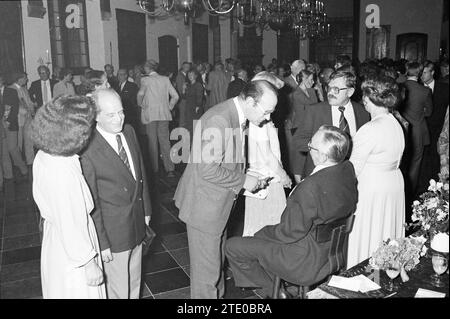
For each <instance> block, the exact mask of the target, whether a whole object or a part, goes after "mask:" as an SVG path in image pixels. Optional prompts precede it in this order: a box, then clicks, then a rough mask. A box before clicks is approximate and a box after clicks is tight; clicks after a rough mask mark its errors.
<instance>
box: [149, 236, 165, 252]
mask: <svg viewBox="0 0 450 319" xmlns="http://www.w3.org/2000/svg"><path fill="white" fill-rule="evenodd" d="M162 251H166V249H165V248H164V247H163V245H162V243H161V239H160V237H159V236H158V234H156V238H155V239H153V241H152V244H151V246H150V248H149V249H148V254H151V253H159V252H162Z"/></svg>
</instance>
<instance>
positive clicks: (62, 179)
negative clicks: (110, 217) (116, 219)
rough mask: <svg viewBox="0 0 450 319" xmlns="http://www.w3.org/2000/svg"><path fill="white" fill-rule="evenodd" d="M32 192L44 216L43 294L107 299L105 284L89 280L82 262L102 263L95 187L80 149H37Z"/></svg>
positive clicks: (100, 265) (52, 296)
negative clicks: (73, 151) (54, 151)
mask: <svg viewBox="0 0 450 319" xmlns="http://www.w3.org/2000/svg"><path fill="white" fill-rule="evenodd" d="M33 197H34V200H35V202H36V204H37V205H38V207H39V210H40V213H41V216H42V217H43V218H44V219H45V221H44V236H43V240H42V249H41V281H42V295H43V298H44V299H47V298H51V299H53V298H58V299H104V298H106V292H105V285H104V284H102V285H100V286H95V287H92V286H88V285H87V284H86V276H85V270H84V267H82V266H84V265H85V264H86V263H87V262H88V261H89V260H91V259H92V258H95V261H96V262H97V264H98V265H99V267H100V268H102V264H101V260H100V257H99V256H100V254H99V252H100V250H99V245H98V239H97V233H96V231H95V226H94V222H93V220H92V218H91V216H90V215H89V213H90V212H91V211H92V209H93V208H94V204H93V200H92V197H91V193H90V191H89V188H88V186H87V184H86V181H85V179H84V177H83V175H82V173H81V166H80V162H79V158H78V155H73V156H69V157H63V156H53V155H50V154H47V153H45V152H43V151H39V152H38V153H37V155H36V158H35V160H34V163H33Z"/></svg>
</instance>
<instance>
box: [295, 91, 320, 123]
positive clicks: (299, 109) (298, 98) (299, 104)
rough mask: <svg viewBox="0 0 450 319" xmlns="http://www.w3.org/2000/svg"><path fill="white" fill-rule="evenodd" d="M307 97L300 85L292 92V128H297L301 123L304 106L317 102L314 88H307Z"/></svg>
mask: <svg viewBox="0 0 450 319" xmlns="http://www.w3.org/2000/svg"><path fill="white" fill-rule="evenodd" d="M307 91H308V94H309V97H307V96H306V94H305V93H304V92H303V90H302V89H300V87H299V88H298V89H297V90H295V91H294V92H292V103H293V105H292V113H291V114H290V116H291V120H292V128H299V127H300V126H301V125H302V122H303V118H304V117H305V112H306V106H307V105H311V104H317V102H318V101H319V100H318V99H317V94H316V90H314V89H313V88H309V89H307Z"/></svg>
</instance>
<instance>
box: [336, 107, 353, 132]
mask: <svg viewBox="0 0 450 319" xmlns="http://www.w3.org/2000/svg"><path fill="white" fill-rule="evenodd" d="M338 110H339V112H341V116H340V117H339V128H340V129H341V130H343V131H344V132H346V133H347V134H348V135H350V128H349V127H348V122H347V119H346V118H345V116H344V111H345V107H343V106H339V108H338Z"/></svg>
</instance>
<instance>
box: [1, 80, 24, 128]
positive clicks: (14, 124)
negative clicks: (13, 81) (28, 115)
mask: <svg viewBox="0 0 450 319" xmlns="http://www.w3.org/2000/svg"><path fill="white" fill-rule="evenodd" d="M19 106H20V100H19V94H18V93H17V91H16V90H15V89H13V88H10V87H5V88H4V89H3V107H4V111H3V117H4V118H5V120H6V121H7V122H8V123H9V126H8V130H9V131H18V130H19V120H18V117H19Z"/></svg>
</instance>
